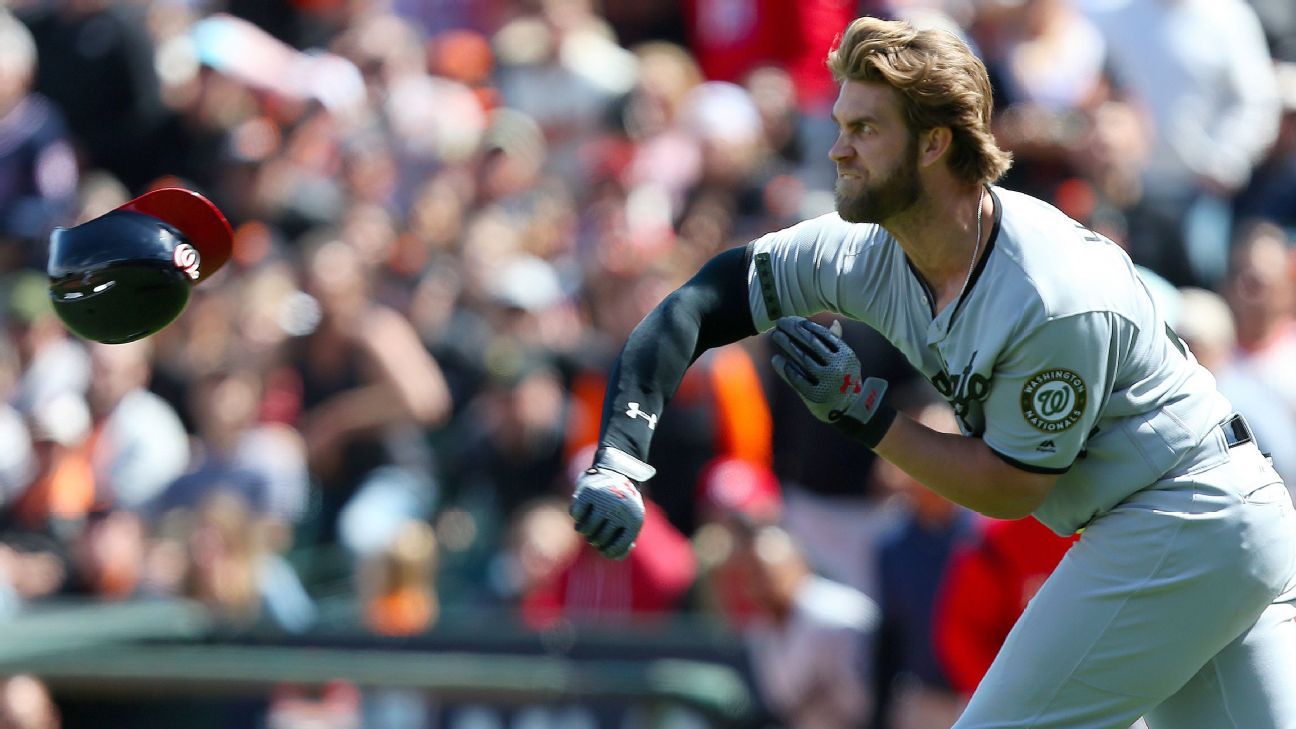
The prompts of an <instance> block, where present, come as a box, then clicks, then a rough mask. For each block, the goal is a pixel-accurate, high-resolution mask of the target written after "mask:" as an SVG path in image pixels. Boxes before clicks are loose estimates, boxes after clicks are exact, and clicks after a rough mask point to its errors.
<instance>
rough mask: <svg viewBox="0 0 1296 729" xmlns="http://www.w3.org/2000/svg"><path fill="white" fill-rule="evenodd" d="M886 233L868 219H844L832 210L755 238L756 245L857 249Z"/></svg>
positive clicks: (873, 241)
mask: <svg viewBox="0 0 1296 729" xmlns="http://www.w3.org/2000/svg"><path fill="white" fill-rule="evenodd" d="M887 236H888V233H887V232H886V231H885V230H883V229H882V227H881V226H878V225H872V224H869V223H848V222H846V221H845V220H842V219H841V216H840V215H838V214H837V213H836V212H829V213H824V214H823V215H819V216H817V217H813V218H809V219H806V220H803V221H801V222H799V223H797V224H795V225H792V226H789V227H787V228H783V229H781V230H776V231H773V232H771V233H766V234H765V235H763V236H761V237H760V238H757V239H756V241H755V243H756V246H757V248H758V249H759V248H767V247H771V246H779V245H784V246H794V247H808V246H814V247H817V248H820V249H824V250H827V251H840V252H843V253H848V254H855V253H860V252H862V251H864V250H866V249H868V248H870V247H873V246H876V245H877V244H879V243H881V242H882V241H883V240H885V239H886V238H887Z"/></svg>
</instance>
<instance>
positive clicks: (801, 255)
mask: <svg viewBox="0 0 1296 729" xmlns="http://www.w3.org/2000/svg"><path fill="white" fill-rule="evenodd" d="M874 228H876V226H869V225H852V224H850V223H847V222H845V221H843V220H842V219H841V218H840V217H839V216H838V215H837V214H836V213H831V214H828V215H823V216H820V217H818V218H813V219H811V220H807V221H805V222H802V223H798V224H797V225H794V226H792V227H790V228H785V229H783V230H779V231H776V232H773V233H769V234H768V235H765V236H762V237H760V238H757V239H756V240H754V241H752V243H751V263H750V266H749V268H748V271H747V284H748V285H747V295H748V299H749V303H750V304H751V312H752V322H753V323H754V324H755V326H756V330H757V331H759V332H764V331H768V330H769V329H771V328H772V327H773V326H774V322H776V321H778V320H779V319H781V318H783V317H785V316H812V315H814V314H818V313H820V312H823V311H835V312H841V311H842V310H843V302H842V301H841V295H840V292H841V291H842V287H843V282H844V281H846V280H852V277H853V276H858V273H859V269H860V266H858V265H856V264H857V260H856V259H857V258H858V257H859V256H860V255H861V254H862V250H863V249H864V248H867V247H868V242H867V241H868V239H869V238H870V237H871V235H870V233H871V232H872V230H873V229H874ZM855 281H857V279H855ZM859 283H862V282H859ZM864 290H868V289H867V288H865V289H864Z"/></svg>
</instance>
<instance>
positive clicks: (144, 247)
mask: <svg viewBox="0 0 1296 729" xmlns="http://www.w3.org/2000/svg"><path fill="white" fill-rule="evenodd" d="M232 238H233V234H232V232H231V230H230V225H229V222H228V221H226V220H225V216H224V215H222V214H221V212H220V210H218V209H217V208H216V206H215V205H213V204H212V203H211V202H209V201H208V200H207V199H206V198H204V197H203V196H202V195H199V194H198V193H196V192H193V191H191V190H184V189H181V188H177V187H167V188H162V189H160V190H153V191H152V192H148V193H145V194H144V195H141V196H139V197H137V198H135V199H134V200H131V201H130V202H128V203H126V204H125V205H122V206H121V207H119V208H117V209H116V210H113V211H112V212H109V213H107V214H105V215H101V216H100V217H97V218H95V219H93V220H90V221H87V222H85V223H82V224H81V225H77V226H74V227H71V228H56V229H55V230H54V233H53V234H52V235H51V236H50V251H49V265H48V267H47V271H48V273H49V279H50V298H51V299H52V300H53V302H54V310H55V311H56V312H57V313H58V315H59V318H60V319H62V320H63V323H64V324H66V325H67V327H68V329H70V330H72V332H73V333H75V334H76V335H78V336H81V337H84V338H86V339H93V340H95V341H97V342H105V343H108V344H122V343H124V342H132V341H134V340H136V339H140V338H142V337H147V336H148V335H150V334H153V333H154V332H157V331H158V330H160V329H162V327H165V326H166V325H167V324H170V323H171V322H172V321H173V320H174V319H175V318H176V317H177V316H179V315H180V312H182V311H184V308H185V305H186V304H187V303H188V302H189V289H190V288H191V287H192V286H194V285H196V284H198V283H200V282H201V281H203V280H204V279H206V278H207V277H208V276H210V275H211V274H213V273H215V272H216V270H217V269H218V268H220V267H221V266H222V265H224V263H225V261H227V260H229V257H230V247H231V240H232Z"/></svg>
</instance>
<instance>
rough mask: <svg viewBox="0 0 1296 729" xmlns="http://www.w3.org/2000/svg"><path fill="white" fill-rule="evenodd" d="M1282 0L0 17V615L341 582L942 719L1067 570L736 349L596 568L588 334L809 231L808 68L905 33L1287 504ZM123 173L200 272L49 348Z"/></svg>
mask: <svg viewBox="0 0 1296 729" xmlns="http://www.w3.org/2000/svg"><path fill="white" fill-rule="evenodd" d="M1294 7H1296V6H1293V5H1292V3H1291V2H1290V0H1249V1H1247V0H890V1H888V0H871V1H870V0H861V1H860V2H850V1H847V0H798V1H797V2H791V0H681V1H678V2H673V1H668V0H662V1H661V2H637V1H636V0H118V1H116V2H113V1H110V0H7V2H6V1H3V0H0V323H2V324H3V327H2V328H0V616H3V615H13V614H16V613H18V612H20V611H24V610H39V609H40V605H41V604H42V603H45V602H47V601H50V600H54V599H58V598H66V597H78V598H90V599H97V600H122V599H127V598H135V597H169V596H181V597H186V598H190V599H193V600H197V601H201V602H202V603H203V604H206V605H208V606H210V607H211V609H212V610H213V613H214V614H215V615H217V616H219V617H220V618H221V619H222V620H223V621H227V622H228V624H229V625H232V626H253V625H270V626H273V627H274V628H275V629H278V630H283V631H289V632H294V633H300V632H303V631H308V630H310V629H312V628H313V627H315V626H317V625H318V624H319V623H320V622H321V621H322V620H324V619H325V611H322V610H321V605H322V604H323V603H324V602H326V601H327V600H328V599H329V598H331V597H336V596H337V595H338V594H339V593H343V594H345V595H347V596H348V597H349V598H350V599H354V600H356V612H355V614H356V616H357V619H358V620H359V621H360V622H361V624H362V625H363V626H364V627H365V629H367V630H369V631H371V632H372V633H373V634H374V635H385V636H406V635H416V634H418V633H421V632H423V631H426V630H430V629H432V628H434V627H435V625H436V624H437V621H438V616H439V615H440V614H441V613H442V612H443V611H445V610H451V609H454V608H457V607H465V606H481V605H492V606H499V607H504V608H509V609H516V610H517V611H518V614H519V615H520V616H521V619H522V620H524V621H525V623H526V624H527V625H530V626H532V627H535V628H537V629H543V628H546V627H549V626H552V625H554V624H555V623H557V622H559V621H585V620H588V621H594V620H598V621H620V622H625V623H630V622H632V621H643V620H652V619H653V618H654V617H656V616H661V615H671V614H676V613H680V612H696V613H705V614H710V615H714V616H717V617H719V618H723V619H724V620H725V621H727V623H728V624H729V625H730V626H732V627H733V629H735V630H737V631H740V632H741V634H742V635H743V636H744V637H745V640H746V641H747V643H748V646H749V648H750V655H751V663H752V667H753V668H752V670H753V675H754V676H755V679H756V682H757V684H758V687H759V689H760V691H761V695H762V697H763V698H764V700H765V703H766V704H767V706H768V709H769V711H770V714H771V716H777V717H780V720H781V721H784V722H786V724H787V726H791V727H815V728H831V727H839V726H840V727H857V726H874V727H896V728H897V729H903V728H909V729H925V728H926V727H943V726H948V725H949V721H951V718H950V717H952V716H956V715H957V710H958V706H959V702H960V701H961V699H962V698H963V697H965V696H966V695H967V694H968V693H969V692H970V691H971V690H972V688H974V687H975V685H976V682H977V681H978V680H979V677H980V675H981V673H982V672H984V670H985V668H986V667H987V666H988V663H989V660H990V659H991V658H992V657H993V655H994V652H995V650H996V648H997V645H998V641H999V640H1001V639H1002V637H1003V636H1004V634H1006V632H1007V629H1008V628H1009V627H1010V626H1011V625H1012V622H1013V620H1014V619H1015V617H1016V615H1017V614H1018V613H1019V612H1020V610H1021V608H1022V606H1023V605H1024V603H1025V601H1026V600H1028V599H1029V597H1030V595H1031V594H1032V593H1033V591H1034V589H1035V588H1036V587H1037V586H1038V584H1039V582H1040V581H1042V579H1043V578H1044V577H1045V576H1047V574H1048V572H1049V571H1050V570H1051V568H1052V566H1053V565H1054V564H1055V563H1056V561H1057V559H1060V557H1061V555H1062V553H1063V552H1064V551H1065V549H1066V547H1067V546H1068V542H1067V541H1066V540H1062V539H1060V538H1057V537H1054V536H1053V535H1051V534H1049V533H1048V532H1047V531H1046V530H1044V529H1043V528H1042V527H1040V526H1039V525H1038V524H1037V523H1035V522H1033V521H1032V520H1028V521H1024V522H1021V523H1012V524H1010V523H999V522H991V521H988V520H984V519H981V518H979V517H976V516H975V515H973V514H970V513H967V512H965V511H963V510H962V509H960V508H958V507H955V506H954V505H952V504H949V503H947V502H943V501H941V500H939V499H937V498H934V497H933V496H932V495H931V494H930V493H929V492H926V491H924V490H923V489H922V488H921V487H919V486H917V485H916V484H914V483H912V482H911V481H910V480H909V479H908V478H907V477H906V476H905V475H904V474H902V473H899V472H898V471H894V469H889V468H887V467H885V466H883V465H881V464H878V463H875V462H874V461H873V459H872V457H871V454H870V453H869V452H867V451H866V450H865V449H862V448H859V447H856V446H854V445H852V444H851V443H850V442H848V441H846V440H845V439H844V438H842V437H840V436H838V435H837V434H836V433H835V432H833V431H831V430H829V429H827V428H824V427H821V426H819V424H818V423H817V421H814V420H813V419H812V417H811V416H809V415H808V413H805V412H804V410H803V408H802V407H801V404H800V402H799V401H798V400H797V399H796V398H795V397H793V396H792V394H791V392H790V391H789V390H787V389H786V388H784V387H783V386H782V385H781V383H778V384H776V382H775V378H772V377H771V374H770V372H769V370H768V365H767V356H766V354H765V352H764V344H763V342H762V341H761V340H759V339H756V340H752V341H749V342H745V343H741V344H739V345H731V346H729V347H725V348H722V349H719V350H714V351H712V352H709V353H707V354H705V355H704V356H703V357H702V358H701V359H700V360H699V361H698V362H697V363H696V364H695V365H694V367H693V368H692V369H691V370H690V372H689V375H688V376H687V377H686V379H685V381H684V383H683V384H682V385H681V387H680V389H679V391H678V393H677V394H676V395H675V396H674V399H673V401H672V403H671V405H670V407H669V409H668V410H667V411H666V412H665V413H663V414H662V416H661V422H660V424H659V427H658V428H656V431H655V432H656V437H655V439H654V449H653V453H652V463H653V465H654V466H655V467H656V468H657V471H658V476H657V478H656V479H654V480H653V481H652V482H651V483H650V484H648V485H647V487H646V489H647V495H648V496H649V497H650V501H649V503H648V516H647V521H646V524H645V528H644V532H643V535H642V537H641V539H640V541H639V547H638V548H637V549H636V550H634V552H632V554H631V556H630V558H629V559H627V560H626V561H624V562H608V561H606V560H602V559H601V558H598V557H597V556H596V555H595V554H594V553H593V552H591V551H587V550H586V549H585V548H584V547H583V546H582V545H581V543H580V542H579V540H578V538H577V535H576V534H575V533H574V532H573V530H572V528H571V523H570V520H569V518H568V517H567V515H566V496H567V494H568V493H569V491H570V488H571V485H572V482H573V475H574V474H576V473H579V471H580V470H581V469H582V468H584V467H585V466H587V465H588V463H589V461H590V458H591V450H590V448H591V446H592V445H593V443H594V442H595V440H596V438H597V435H598V433H597V427H598V421H599V414H600V411H601V408H602V393H603V387H604V383H605V381H606V377H607V374H608V369H609V367H610V365H611V363H612V361H613V359H614V357H615V355H616V353H617V351H618V348H619V346H620V344H621V343H622V342H623V341H624V339H625V337H626V335H627V334H628V333H629V331H630V330H631V329H632V328H633V327H634V325H635V324H636V323H637V322H638V321H639V319H640V318H641V317H642V316H643V315H644V314H646V313H647V312H648V311H649V310H650V309H651V308H652V307H653V306H654V305H655V304H656V303H657V302H658V301H660V300H661V298H662V297H663V296H664V295H665V294H666V293H667V292H669V291H670V290H672V289H673V288H674V287H675V286H677V285H679V284H680V283H681V282H682V281H683V280H684V279H686V278H687V277H688V276H689V275H691V273H692V272H694V271H695V270H696V269H697V268H698V267H699V266H700V265H701V263H702V262H704V261H705V260H706V259H708V258H709V257H710V256H712V255H714V254H715V253H717V252H719V251H721V250H724V249H726V248H729V247H732V246H737V245H742V244H744V243H746V242H747V241H748V240H751V239H752V238H754V237H757V236H759V235H761V234H763V233H765V232H768V231H771V230H775V229H778V228H782V227H785V226H787V225H790V224H792V223H795V222H797V221H799V220H801V219H804V218H806V217H811V216H814V215H818V214H821V213H824V212H827V211H829V210H830V209H831V206H832V184H833V168H832V165H831V164H830V163H829V162H828V161H827V158H826V154H827V150H828V148H829V146H830V145H831V143H832V140H833V136H834V134H835V130H834V128H833V125H832V123H831V121H830V119H829V118H828V109H829V107H830V106H831V103H832V101H833V98H834V95H835V87H834V85H833V83H832V79H831V78H830V77H829V75H828V71H827V69H826V68H825V66H824V62H823V61H824V58H825V56H826V54H827V51H828V49H829V48H830V46H831V44H832V42H833V40H834V38H835V37H836V36H837V35H838V34H839V33H840V31H841V30H842V29H843V28H844V26H845V25H846V23H847V22H848V21H849V20H850V19H851V18H853V17H856V16H858V15H861V14H866V13H867V14H874V15H880V16H886V17H903V18H907V19H909V20H910V21H911V22H913V23H915V24H916V25H919V26H922V27H937V28H943V29H946V30H949V31H950V32H953V33H956V34H958V35H960V36H961V37H963V38H964V39H965V40H966V41H967V42H969V43H970V44H971V45H972V46H973V47H974V48H975V49H976V50H977V52H978V53H979V55H980V56H981V57H982V58H983V59H984V60H985V62H986V64H987V67H988V69H989V71H990V74H991V78H992V81H993V83H994V86H995V91H996V96H997V98H996V118H997V121H996V127H995V131H996V133H997V135H998V136H999V139H1000V141H1001V144H1002V145H1003V146H1005V147H1006V148H1007V149H1009V150H1011V151H1012V152H1013V154H1014V157H1015V160H1016V161H1015V164H1014V166H1013V168H1012V170H1011V171H1010V172H1009V174H1008V177H1007V178H1006V179H1005V180H1004V181H1003V182H1002V184H1004V185H1005V186H1007V187H1010V188H1014V189H1019V190H1022V191H1025V192H1028V193H1031V194H1034V195H1036V196H1039V197H1042V198H1044V199H1047V200H1049V201H1051V202H1053V203H1054V204H1056V205H1058V206H1059V207H1061V208H1062V209H1063V210H1064V211H1065V212H1067V213H1068V214H1069V215H1071V216H1072V217H1074V218H1076V219H1077V220H1079V221H1081V222H1083V223H1084V224H1086V225H1087V226H1089V227H1091V228H1092V229H1093V230H1095V231H1098V232H1100V233H1101V234H1103V235H1105V236H1107V237H1109V238H1111V239H1112V240H1114V241H1115V242H1117V243H1119V244H1120V245H1122V246H1123V247H1125V248H1126V250H1128V251H1129V253H1130V255H1131V257H1132V258H1133V259H1134V261H1135V262H1136V263H1138V264H1140V265H1141V266H1142V267H1143V268H1144V271H1145V272H1146V275H1147V280H1148V282H1149V288H1150V289H1151V290H1152V291H1153V293H1154V294H1155V295H1156V296H1157V297H1158V299H1159V300H1160V301H1161V303H1162V306H1163V310H1164V311H1166V312H1167V313H1168V317H1167V318H1168V319H1169V320H1170V323H1171V324H1172V326H1173V327H1174V328H1175V329H1176V330H1177V331H1178V332H1179V334H1180V335H1181V336H1182V337H1183V338H1184V339H1185V340H1186V341H1188V342H1189V344H1190V346H1191V348H1192V351H1193V352H1194V354H1195V355H1196V356H1197V357H1198V359H1199V360H1200V361H1201V362H1202V363H1203V364H1204V365H1206V366H1207V367H1208V368H1210V369H1211V370H1212V371H1213V372H1214V373H1215V374H1216V376H1217V379H1218V380H1219V382H1220V384H1221V386H1222V388H1223V389H1224V391H1225V393H1226V394H1227V395H1228V396H1229V397H1230V398H1231V399H1232V400H1233V402H1234V404H1235V405H1236V406H1237V407H1238V408H1239V410H1241V412H1243V413H1244V414H1245V415H1247V416H1248V418H1249V420H1250V423H1251V425H1252V427H1253V429H1254V430H1255V431H1256V433H1257V436H1258V439H1259V441H1260V443H1261V446H1262V448H1263V449H1265V450H1266V451H1271V452H1272V453H1273V457H1274V460H1275V463H1276V464H1277V466H1278V468H1279V470H1280V471H1281V472H1282V473H1283V474H1284V475H1285V476H1286V477H1287V478H1288V483H1289V484H1291V485H1293V486H1296V379H1293V378H1292V377H1290V374H1289V373H1290V371H1291V369H1292V365H1293V364H1296V320H1294V319H1293V317H1296V273H1294V272H1296V259H1294V258H1293V255H1292V252H1291V251H1292V246H1293V243H1294V242H1296V237H1294V236H1296V10H1294V9H1293V8H1294ZM161 186H182V187H188V188H191V189H195V190H198V191H200V192H202V193H203V194H205V195H207V196H208V197H209V198H210V199H211V200H213V201H214V202H215V203H216V204H217V206H218V207H220V208H221V209H222V210H223V211H224V212H225V214H226V215H227V216H228V218H229V219H230V222H231V223H232V224H233V227H234V232H235V242H234V252H233V257H232V260H231V262H230V263H229V264H228V265H227V266H226V267H225V269H223V270H222V271H221V272H220V273H218V274H217V275H216V276H214V277H213V278H212V279H211V280H209V281H207V282H205V283H204V284H203V286H202V287H200V288H197V289H195V290H194V293H193V296H192V298H191V300H190V303H189V306H188V309H187V311H186V312H185V314H184V315H183V316H182V317H181V318H180V319H179V320H178V321H177V322H176V323H175V324H173V325H172V326H171V327H169V328H168V329H166V330H164V331H163V332H161V333H160V334H158V335H156V336H154V337H151V338H149V339H147V340H143V341H140V342H136V343H133V344H129V345H115V346H109V345H97V344H89V343H86V342H83V341H80V340H77V339H74V338H72V337H71V336H70V335H69V334H68V333H67V332H66V331H65V330H64V329H63V327H62V326H61V325H60V323H59V320H58V319H57V318H56V317H55V315H54V313H53V311H52V309H51V307H50V304H49V298H48V292H47V281H46V277H45V275H44V263H45V254H46V246H47V238H48V234H49V232H50V231H51V230H52V228H53V227H55V226H60V225H61V226H68V225H72V224H76V223H78V222H83V221H85V220H88V219H90V218H93V217H96V216H98V215H101V214H103V213H105V212H107V211H109V210H111V209H113V208H114V207H116V206H118V205H120V204H122V203H123V202H125V201H127V200H129V199H130V198H132V197H134V196H135V195H138V194H140V193H142V192H144V191H146V190H148V189H152V188H156V187H161ZM847 331H848V334H847V337H848V340H850V341H852V343H853V344H854V345H855V348H856V350H857V351H859V352H860V354H861V359H862V360H863V361H864V362H865V368H866V369H868V370H869V371H870V373H873V374H878V375H881V376H886V377H888V378H890V379H891V380H892V381H893V382H895V383H897V389H899V390H901V391H902V392H903V393H904V395H903V398H902V402H903V403H904V404H905V407H906V408H908V410H909V412H911V413H912V414H914V415H915V416H916V417H920V418H923V419H925V420H926V421H928V422H929V423H930V424H932V426H933V427H949V428H951V429H952V428H953V427H954V424H953V420H952V416H951V415H950V414H949V413H948V411H946V410H944V409H943V407H944V405H943V403H942V402H941V401H939V399H938V398H937V397H933V394H934V391H932V390H931V389H930V388H929V387H928V386H927V384H926V383H925V382H919V381H916V379H915V376H914V374H913V372H912V370H911V369H910V368H909V365H908V364H907V363H906V362H905V361H904V360H903V359H902V358H901V357H900V356H899V354H898V353H896V352H895V351H894V350H893V349H891V348H890V347H889V346H888V345H887V344H886V343H885V342H884V341H882V340H880V339H879V338H878V336H877V335H876V334H875V333H873V332H871V331H869V330H867V329H863V328H862V327H856V328H853V329H852V328H850V327H848V330H847ZM968 595H977V596H979V597H978V599H976V600H972V599H969V598H968V597H967V596H968ZM32 681H33V679H31V678H30V677H19V678H15V679H11V680H10V681H9V682H8V683H6V684H4V685H3V686H4V689H3V692H0V727H10V726H13V727H25V728H29V729H37V727H48V726H52V724H50V723H39V722H37V723H32V722H28V723H22V720H20V719H13V718H11V717H12V716H14V715H16V714H15V711H16V710H15V709H14V708H13V706H12V704H13V703H14V701H15V700H14V699H12V697H11V695H14V696H27V695H28V694H30V693H31V692H32V691H34V690H35V689H33V688H32V687H31V686H30V685H29V684H30V683H31V682H32ZM37 688H39V685H38V684H37ZM45 700H47V699H45ZM38 703H39V702H38ZM40 705H41V706H44V704H40ZM285 711H288V710H287V709H285ZM28 713H29V714H32V715H36V716H49V715H50V712H49V711H44V712H41V711H29V712H28ZM48 721H56V720H55V719H52V718H51V719H49V720H48ZM286 721H287V720H285V722H286ZM282 725H283V726H289V725H291V724H290V723H284V724H282Z"/></svg>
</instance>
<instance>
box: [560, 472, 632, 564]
mask: <svg viewBox="0 0 1296 729" xmlns="http://www.w3.org/2000/svg"><path fill="white" fill-rule="evenodd" d="M570 512H571V515H572V518H573V519H575V520H576V531H578V532H580V533H581V535H582V536H584V537H585V541H587V542H589V543H590V544H591V545H592V546H593V547H594V548H595V549H597V550H598V551H599V552H601V553H602V554H603V556H604V557H607V558H609V559H624V558H625V556H626V555H627V554H629V553H630V549H631V548H632V547H634V541H635V539H636V538H638V536H639V530H640V529H641V528H642V527H643V520H644V504H643V497H642V496H640V495H639V489H638V488H637V487H636V486H635V484H634V482H633V481H631V480H630V478H629V477H627V476H625V475H623V474H621V473H618V472H616V471H613V470H610V469H608V468H603V467H599V466H595V467H594V468H591V469H589V470H588V471H586V472H585V473H583V474H581V476H580V478H578V479H577V480H576V492H575V493H574V494H572V503H571V510H570Z"/></svg>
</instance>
